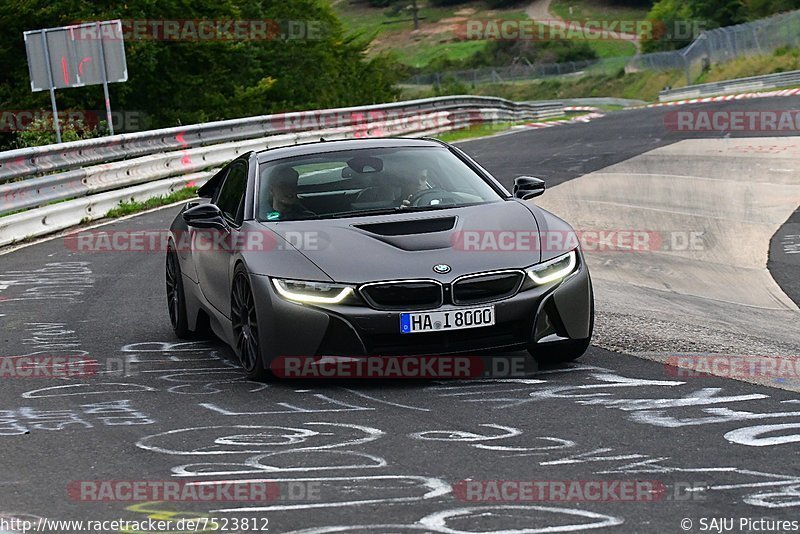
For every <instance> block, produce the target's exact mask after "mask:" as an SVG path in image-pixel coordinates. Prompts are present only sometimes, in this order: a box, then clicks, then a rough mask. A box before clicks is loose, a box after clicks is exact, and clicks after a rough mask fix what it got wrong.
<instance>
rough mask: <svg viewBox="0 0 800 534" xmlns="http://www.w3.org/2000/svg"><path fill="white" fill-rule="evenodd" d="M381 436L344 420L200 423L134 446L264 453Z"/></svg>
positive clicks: (359, 442)
mask: <svg viewBox="0 0 800 534" xmlns="http://www.w3.org/2000/svg"><path fill="white" fill-rule="evenodd" d="M304 427H312V428H304ZM317 428H318V429H319V430H316V429H317ZM383 435H384V432H383V431H382V430H378V429H377V428H372V427H367V426H361V425H351V424H345V423H303V424H302V425H299V427H288V426H273V425H232V426H201V427H191V428H179V429H177V430H169V431H167V432H161V433H159V434H153V435H151V436H146V437H144V438H142V439H140V440H139V441H137V442H136V446H137V447H139V448H140V449H145V450H149V451H154V452H160V453H162V454H171V455H178V456H182V455H188V456H191V455H219V454H264V453H271V452H277V451H280V450H294V451H314V450H322V449H333V448H338V447H347V446H356V445H362V444H364V443H369V442H370V441H375V440H376V439H378V438H380V437H382V436H383ZM187 444H192V445H193V446H194V448H187V447H186V445H187ZM297 445H302V446H301V447H297Z"/></svg>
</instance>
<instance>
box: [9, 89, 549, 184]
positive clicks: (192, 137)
mask: <svg viewBox="0 0 800 534" xmlns="http://www.w3.org/2000/svg"><path fill="white" fill-rule="evenodd" d="M498 106H500V107H504V106H505V107H506V108H508V109H512V108H513V109H517V110H522V109H526V108H525V106H529V104H525V103H514V102H510V101H508V100H503V99H500V98H493V97H482V96H458V97H437V98H425V99H420V100H411V101H407V102H396V103H392V104H381V105H376V106H357V107H350V108H341V109H327V110H318V111H305V112H303V111H301V112H296V113H281V114H276V115H261V116H258V117H247V118H243V119H233V120H226V121H216V122H207V123H203V124H195V125H190V126H180V127H174V128H165V129H160V130H150V131H146V132H137V133H131V134H120V135H113V136H108V137H102V138H97V139H86V140H82V141H73V142H70V143H62V144H60V145H48V146H42V147H33V148H23V149H17V150H9V151H7V152H1V153H0V183H2V182H8V181H12V180H14V179H18V178H22V177H25V176H35V175H37V174H42V173H46V172H53V171H58V170H64V169H69V168H73V167H77V166H84V165H90V164H95V163H101V162H108V161H114V160H119V159H123V158H129V157H135V156H143V155H147V154H153V153H156V152H162V151H164V150H167V149H174V150H178V149H188V148H194V147H198V146H205V145H211V144H216V143H220V142H224V141H234V140H239V139H252V138H256V137H263V136H264V135H266V134H273V135H277V134H281V133H291V132H297V131H302V130H313V129H315V127H316V128H317V129H322V128H326V127H331V126H337V127H346V126H350V125H353V124H358V123H362V124H363V123H364V122H365V121H369V120H375V119H380V118H383V119H384V120H385V119H386V118H387V117H389V116H391V115H392V114H396V113H406V114H408V113H414V112H421V111H432V110H439V111H451V110H458V109H468V108H469V107H473V108H475V107H498ZM534 108H535V105H534V106H533V107H532V108H531V109H532V110H534ZM382 114H383V116H382ZM298 123H300V124H298Z"/></svg>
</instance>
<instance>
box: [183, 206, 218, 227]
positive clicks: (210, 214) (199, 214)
mask: <svg viewBox="0 0 800 534" xmlns="http://www.w3.org/2000/svg"><path fill="white" fill-rule="evenodd" d="M183 220H184V221H185V222H186V224H188V225H189V226H192V227H194V228H215V229H217V230H227V229H228V224H227V223H226V222H225V218H224V217H223V216H222V211H220V209H219V208H218V207H217V206H215V205H214V204H200V205H199V206H195V207H193V208H189V209H188V210H186V211H184V212H183Z"/></svg>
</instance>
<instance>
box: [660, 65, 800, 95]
mask: <svg viewBox="0 0 800 534" xmlns="http://www.w3.org/2000/svg"><path fill="white" fill-rule="evenodd" d="M780 87H800V70H794V71H791V72H780V73H778V74H766V75H764V76H750V77H748V78H737V79H735V80H725V81H721V82H713V83H701V84H697V85H688V86H686V87H681V88H679V89H667V90H664V91H661V92H660V93H659V94H658V100H659V101H660V102H670V101H672V100H683V99H687V98H702V97H708V96H716V95H727V94H731V93H738V92H743V91H760V90H763V89H776V88H780Z"/></svg>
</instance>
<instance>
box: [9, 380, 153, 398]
mask: <svg viewBox="0 0 800 534" xmlns="http://www.w3.org/2000/svg"><path fill="white" fill-rule="evenodd" d="M142 391H156V389H155V388H151V387H150V386H144V385H141V384H129V383H124V382H92V383H85V384H68V385H65V386H50V387H46V388H40V389H34V390H31V391H26V392H25V393H23V394H22V398H23V399H42V398H47V397H72V396H75V395H80V396H83V395H116V394H119V393H137V392H142Z"/></svg>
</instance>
